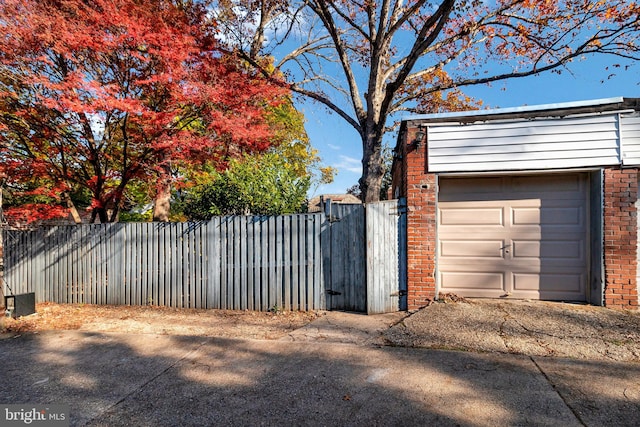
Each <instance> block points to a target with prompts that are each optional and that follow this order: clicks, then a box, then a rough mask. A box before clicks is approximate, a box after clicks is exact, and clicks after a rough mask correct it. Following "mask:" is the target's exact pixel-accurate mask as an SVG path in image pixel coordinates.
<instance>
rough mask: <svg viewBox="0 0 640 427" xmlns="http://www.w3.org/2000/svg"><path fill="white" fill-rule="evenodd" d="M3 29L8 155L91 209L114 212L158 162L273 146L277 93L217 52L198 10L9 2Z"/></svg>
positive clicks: (2, 131) (0, 8) (150, 4)
mask: <svg viewBox="0 0 640 427" xmlns="http://www.w3.org/2000/svg"><path fill="white" fill-rule="evenodd" d="M0 32H1V33H2V34H3V35H4V36H3V37H0V108H2V111H1V112H0V142H2V143H5V144H7V145H8V146H9V147H10V149H9V151H8V152H7V153H5V154H4V155H3V156H8V157H7V158H8V159H12V160H14V161H17V162H20V163H22V164H24V165H26V164H40V165H42V167H39V168H36V169H34V170H35V171H36V172H35V173H37V174H39V177H40V178H42V179H47V180H50V181H52V182H53V183H54V186H55V183H64V184H65V185H69V186H72V187H74V188H85V189H86V190H88V191H89V192H90V193H91V196H92V198H93V199H94V201H95V202H94V207H97V208H104V207H107V206H108V207H109V208H110V209H118V207H119V206H120V203H121V199H122V195H123V194H124V192H125V191H126V187H127V185H128V183H129V182H131V181H133V180H155V177H154V176H153V174H154V171H155V170H156V169H155V168H156V166H157V165H158V164H159V163H162V162H172V164H174V165H175V164H180V163H181V164H185V165H188V164H192V163H197V162H209V161H211V159H213V160H218V159H220V158H222V157H223V156H224V155H229V154H233V153H239V152H242V151H247V150H249V151H250V150H262V149H265V148H266V147H267V146H268V139H269V137H270V135H271V131H270V129H269V127H268V126H267V124H266V122H265V117H264V115H265V107H266V106H268V105H269V104H272V103H274V102H277V101H278V98H279V97H280V95H281V93H282V92H281V89H278V88H277V87H275V86H272V85H270V84H268V83H267V82H265V81H264V80H263V79H261V78H259V76H257V75H253V74H251V73H249V72H248V71H247V70H246V69H245V68H243V67H242V66H241V65H240V64H239V63H238V62H237V61H236V60H234V59H233V58H230V57H228V56H226V55H225V54H224V53H223V52H221V51H217V50H216V49H217V48H216V45H215V42H214V40H213V37H212V35H213V34H214V33H215V28H214V26H213V25H210V24H209V23H208V17H207V16H206V11H205V10H204V9H203V8H202V7H200V6H199V5H197V4H183V5H181V6H180V7H177V6H176V5H175V3H174V2H171V1H169V0H153V1H142V0H95V1H92V2H85V1H81V0H62V1H54V0H44V1H35V0H5V1H3V2H2V4H0ZM0 155H1V154H0ZM3 158H4V157H3ZM13 179H14V180H15V181H19V180H20V179H21V178H20V175H19V174H14V175H13Z"/></svg>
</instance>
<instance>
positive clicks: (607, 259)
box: [603, 168, 638, 309]
mask: <svg viewBox="0 0 640 427" xmlns="http://www.w3.org/2000/svg"><path fill="white" fill-rule="evenodd" d="M637 198H638V169H613V168H609V169H605V171H604V230H603V231H604V233H603V234H604V273H605V288H604V305H605V306H607V307H612V308H626V309H637V308H638V286H637V279H636V269H637V265H638V261H637V248H638V244H637V243H638V242H637V240H638V237H637V236H638V235H637V224H638V221H637V209H636V206H635V202H636V200H637Z"/></svg>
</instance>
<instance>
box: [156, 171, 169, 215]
mask: <svg viewBox="0 0 640 427" xmlns="http://www.w3.org/2000/svg"><path fill="white" fill-rule="evenodd" d="M170 209H171V169H170V167H169V166H168V165H164V166H162V175H161V176H160V179H159V180H158V186H157V190H156V197H155V199H154V202H153V220H154V221H159V222H169V211H170Z"/></svg>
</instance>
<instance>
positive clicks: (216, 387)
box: [0, 313, 640, 426]
mask: <svg viewBox="0 0 640 427" xmlns="http://www.w3.org/2000/svg"><path fill="white" fill-rule="evenodd" d="M402 317H403V315H401V314H392V315H383V316H363V315H358V314H349V313H328V314H327V315H326V316H322V317H320V318H319V319H318V320H317V321H314V322H313V323H311V324H310V325H307V326H306V327H305V328H302V329H300V330H297V331H295V332H293V333H291V334H290V335H289V336H287V337H285V338H283V339H281V340H279V341H263V340H236V339H223V338H199V337H182V336H169V335H153V334H117V333H91V332H81V331H62V332H46V333H38V334H28V335H22V336H18V337H16V338H11V339H7V340H3V341H0V354H1V355H2V359H3V363H2V366H3V368H2V370H1V372H0V403H12V404H15V403H40V404H68V405H70V408H71V414H70V415H71V425H74V426H75V425H78V426H80V425H91V426H119V425H123V426H124V425H126V426H201V425H242V426H255V425H265V426H271V425H274V426H275V425H313V426H315V425H325V426H343V425H354V426H371V425H381V426H385V425H444V426H447V425H461V426H496V425H501V426H507V425H508V426H515V425H540V426H544V425H549V426H557V425H562V426H574V425H576V426H581V425H582V426H584V425H587V426H604V425H611V426H625V425H628V426H637V425H640V363H638V362H620V361H614V360H586V359H572V358H562V357H544V356H525V355H517V354H504V353H498V352H494V353H482V352H471V351H448V350H434V349H425V348H405V347H395V346H389V345H382V343H383V342H384V336H383V335H382V334H381V331H383V330H386V329H387V328H388V327H389V326H390V325H392V324H397V323H398V322H401V321H403V320H402ZM381 339H382V341H381Z"/></svg>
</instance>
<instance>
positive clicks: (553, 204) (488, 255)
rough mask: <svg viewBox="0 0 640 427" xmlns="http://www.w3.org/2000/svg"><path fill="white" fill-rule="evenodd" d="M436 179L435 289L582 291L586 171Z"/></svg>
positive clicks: (533, 294) (521, 293)
mask: <svg viewBox="0 0 640 427" xmlns="http://www.w3.org/2000/svg"><path fill="white" fill-rule="evenodd" d="M440 182H441V184H442V185H441V186H440V194H439V196H438V208H439V210H438V212H439V215H440V221H439V223H438V238H439V244H438V269H439V275H438V278H439V284H438V285H439V287H440V291H442V292H455V293H460V295H463V296H486V297H498V296H503V295H510V296H512V297H515V298H543V299H552V300H553V299H560V300H561V299H574V300H585V299H586V283H587V281H588V280H587V279H588V274H587V271H588V241H589V240H588V215H587V213H588V197H587V196H588V193H587V186H586V174H580V173H576V174H554V175H548V176H534V175H529V176H515V177H513V176H500V177H489V178H487V177H485V178H483V179H482V180H480V181H476V178H443V179H441V180H440ZM482 186H486V187H484V188H478V187H482ZM449 189H454V191H451V192H447V191H448V190H449ZM499 213H501V216H500V215H499ZM489 218H490V219H489ZM498 219H499V220H500V221H501V222H500V223H499V221H498ZM498 224H499V225H498Z"/></svg>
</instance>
